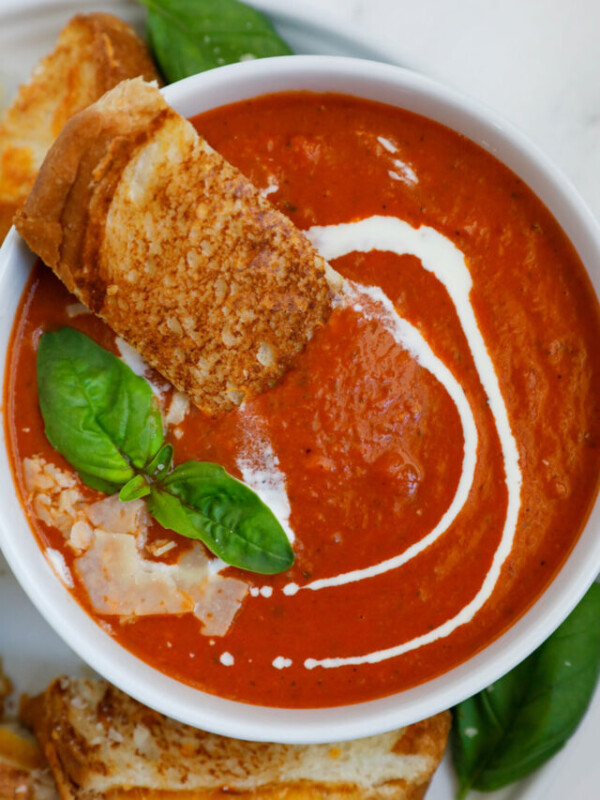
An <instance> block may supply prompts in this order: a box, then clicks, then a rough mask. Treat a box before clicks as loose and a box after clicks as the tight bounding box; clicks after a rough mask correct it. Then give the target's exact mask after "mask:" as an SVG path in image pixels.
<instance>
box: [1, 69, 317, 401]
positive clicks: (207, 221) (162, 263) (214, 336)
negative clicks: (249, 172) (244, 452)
mask: <svg viewBox="0 0 600 800" xmlns="http://www.w3.org/2000/svg"><path fill="white" fill-rule="evenodd" d="M16 225H17V229H18V230H19V232H20V233H21V235H22V236H23V238H24V239H25V240H26V241H27V243H28V244H29V246H30V247H31V248H32V249H33V250H34V251H35V252H36V253H37V254H38V255H39V256H40V257H41V258H42V260H43V261H44V262H45V263H46V264H47V265H48V266H50V267H51V268H52V269H53V270H54V271H55V272H56V274H57V275H58V276H59V277H60V278H61V280H63V282H64V283H65V285H66V286H67V287H68V288H69V289H70V290H71V291H72V292H74V293H75V294H76V295H77V297H78V298H79V300H81V302H83V303H84V304H85V305H87V306H88V307H89V308H90V309H91V310H92V311H94V312H95V313H97V314H98V315H99V316H101V317H102V318H103V319H104V320H105V321H106V322H107V323H108V325H109V326H110V327H111V328H112V329H113V330H114V331H115V332H116V333H117V334H118V335H119V336H121V337H123V338H124V339H125V340H126V341H127V342H128V343H129V344H130V345H132V346H133V347H134V348H135V349H136V350H137V351H138V352H139V353H140V354H141V355H142V356H143V357H144V358H145V359H146V360H147V361H148V362H149V363H150V364H151V365H152V366H153V367H155V368H156V369H157V370H158V371H159V372H160V373H161V374H162V375H164V376H165V377H166V378H167V379H168V380H169V381H170V382H171V383H172V384H173V385H174V386H175V387H176V388H177V389H179V390H180V391H182V392H185V393H187V394H188V395H189V396H190V397H191V399H192V400H193V402H194V403H195V404H196V405H197V406H199V407H200V408H202V409H204V410H206V411H207V412H209V413H217V412H220V411H226V410H229V409H231V408H233V407H234V406H236V405H238V404H239V403H240V402H241V401H242V400H243V399H244V398H245V397H248V396H252V395H254V394H257V393H259V392H262V391H264V390H265V389H266V388H268V387H269V386H272V385H273V384H274V383H275V382H276V381H277V380H278V379H279V378H280V377H281V376H282V375H283V373H284V372H285V371H286V369H287V368H288V367H289V365H290V364H291V362H292V360H293V359H294V357H295V356H296V355H297V353H299V352H300V351H301V350H302V349H303V347H304V346H305V344H306V342H307V341H308V340H309V339H310V338H311V336H312V335H313V332H314V331H315V329H316V328H317V327H318V326H319V325H320V324H322V323H323V322H324V321H325V320H326V319H327V317H328V315H329V312H330V309H331V301H332V297H333V291H332V287H331V286H330V283H329V281H330V279H331V273H332V271H330V270H328V268H327V267H326V265H325V262H324V261H323V260H322V259H321V258H320V257H319V256H318V254H317V253H316V252H315V250H314V249H313V248H312V245H311V244H310V243H309V241H308V240H307V239H306V238H305V237H304V236H303V235H302V234H301V233H300V231H298V230H297V229H296V228H295V227H294V225H293V224H292V223H291V222H290V220H289V219H288V218H287V217H285V216H284V215H283V214H281V213H280V212H279V211H277V210H276V209H275V208H273V207H272V206H271V204H270V203H269V202H268V201H267V200H266V199H264V198H263V197H262V196H261V195H260V193H259V192H258V190H257V189H256V188H255V187H254V186H253V185H252V184H251V183H250V181H248V180H247V178H245V177H244V176H243V175H242V174H241V173H240V172H239V171H238V170H237V169H235V168H234V167H232V166H231V165H230V164H229V163H228V162H226V161H225V160H224V159H223V158H222V157H221V156H220V155H219V154H218V153H215V152H214V151H213V150H212V148H210V147H209V145H208V144H207V143H206V142H205V141H204V140H203V139H202V138H201V137H199V136H198V134H197V133H196V131H195V130H194V128H193V126H192V125H191V124H190V123H189V122H187V121H186V120H184V119H183V118H182V117H180V116H179V115H178V114H176V113H175V112H174V111H173V110H172V109H171V108H170V107H169V106H168V105H167V104H166V103H165V101H164V99H163V98H162V95H161V94H160V92H159V91H158V90H157V89H156V88H155V87H153V86H151V85H149V84H147V83H144V82H143V81H142V80H131V81H124V82H122V83H121V84H120V85H119V86H117V87H116V88H115V89H113V90H112V91H111V92H109V93H107V94H106V95H105V96H104V97H103V98H102V99H101V100H100V101H99V102H97V103H95V104H94V105H93V106H90V107H89V108H88V109H86V110H85V111H83V112H81V113H80V114H78V115H77V116H76V117H74V118H73V119H72V120H70V122H69V123H68V124H67V125H66V126H65V128H64V130H63V132H62V133H61V135H60V137H59V139H58V140H57V142H56V143H55V145H54V147H53V148H52V150H51V151H50V153H49V155H48V158H47V159H46V161H45V163H44V165H43V167H42V169H41V171H40V175H39V178H38V180H37V181H36V184H35V186H34V188H33V190H32V192H31V195H30V197H29V198H28V200H27V203H26V205H25V207H24V209H23V211H22V213H21V214H19V215H18V217H17V220H16Z"/></svg>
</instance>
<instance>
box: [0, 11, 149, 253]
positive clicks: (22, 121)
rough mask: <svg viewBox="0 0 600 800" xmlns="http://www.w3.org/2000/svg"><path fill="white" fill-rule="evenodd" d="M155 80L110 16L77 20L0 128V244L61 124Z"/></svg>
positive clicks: (137, 45)
mask: <svg viewBox="0 0 600 800" xmlns="http://www.w3.org/2000/svg"><path fill="white" fill-rule="evenodd" d="M138 75H141V76H143V77H144V78H146V79H147V80H154V79H158V73H157V72H156V69H155V67H154V64H153V62H152V59H151V58H150V54H149V52H148V50H147V48H146V45H145V44H144V42H143V41H142V40H141V39H140V38H139V36H138V35H137V34H136V33H135V31H134V30H133V28H131V27H130V26H129V25H127V24H126V23H125V22H123V21H122V20H120V19H118V18H117V17H114V16H112V15H111V14H102V13H94V14H78V15H77V16H75V17H73V19H71V20H70V22H69V23H68V24H67V25H66V26H65V27H64V28H63V30H62V31H61V33H60V35H59V39H58V42H57V45H56V47H55V49H54V50H53V51H52V53H50V54H49V55H48V56H46V57H45V58H44V59H43V60H42V61H41V62H40V63H39V64H38V66H37V67H36V69H35V70H34V72H33V74H32V77H31V80H30V81H29V83H28V84H26V85H25V86H22V87H21V88H20V89H19V92H18V94H17V96H16V98H15V99H14V101H13V103H12V104H11V105H10V107H9V108H8V109H7V110H6V112H5V114H4V116H3V118H2V120H1V122H0V242H1V241H2V239H4V237H5V236H6V233H7V232H8V230H9V228H10V226H11V225H12V221H13V217H14V215H15V213H16V211H17V210H18V209H19V208H21V207H22V205H23V202H24V201H25V198H26V197H27V195H28V194H29V191H30V190H31V187H32V186H33V183H34V181H35V177H36V175H37V172H38V170H39V168H40V166H41V164H42V161H43V160H44V157H45V155H46V153H47V152H48V150H49V148H50V146H51V145H52V142H53V141H54V140H55V139H56V137H57V136H58V134H59V133H60V131H61V130H62V128H63V126H64V124H65V123H66V122H67V120H68V119H70V118H71V117H72V116H73V115H74V114H76V113H77V112H79V111H81V110H82V109H83V108H85V107H86V106H88V105H90V103H93V102H95V101H96V100H98V98H99V97H101V96H102V95H103V94H104V93H105V92H107V91H108V90H109V89H111V88H112V87H113V86H116V85H117V84H118V83H120V81H122V80H124V79H126V78H133V77H137V76H138Z"/></svg>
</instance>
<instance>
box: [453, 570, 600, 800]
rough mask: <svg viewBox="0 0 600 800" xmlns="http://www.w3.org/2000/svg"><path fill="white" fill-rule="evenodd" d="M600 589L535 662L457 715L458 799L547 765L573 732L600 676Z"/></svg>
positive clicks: (529, 660)
mask: <svg viewBox="0 0 600 800" xmlns="http://www.w3.org/2000/svg"><path fill="white" fill-rule="evenodd" d="M599 621H600V585H598V584H594V585H593V586H592V587H591V589H590V590H589V591H588V593H587V594H586V595H585V597H584V598H583V600H582V601H581V603H580V604H579V605H578V606H577V608H576V609H575V610H574V611H573V612H572V613H571V614H570V616H569V617H567V619H566V620H565V621H564V622H563V624H562V625H561V626H560V627H559V628H558V629H557V630H556V631H555V632H554V633H553V634H552V636H550V638H549V639H548V640H547V641H546V642H544V644H543V645H541V647H539V648H538V649H537V650H536V651H535V652H534V653H533V654H532V655H531V656H529V658H527V659H525V661H523V663H522V664H519V666H518V667H516V668H515V669H513V670H512V671H511V672H509V673H508V674H507V675H505V676H504V677H503V678H501V679H500V680H498V681H496V683H494V684H492V686H490V687H488V688H487V689H484V691H483V692H480V693H479V694H477V695H475V696H474V697H471V698H470V699H469V700H465V702H463V703H460V704H459V705H458V706H457V707H456V708H455V709H454V721H455V724H454V726H453V733H452V750H453V757H454V764H455V767H456V771H457V774H458V778H459V790H458V798H463V797H465V795H466V794H467V792H468V791H469V789H471V788H473V789H479V790H481V791H493V790H495V789H499V788H501V787H502V786H506V785H508V784H510V783H513V782H514V781H518V780H521V778H524V777H525V776H526V775H528V774H529V773H530V772H532V771H533V770H535V769H537V768H538V767H539V766H541V765H542V764H543V763H544V762H545V761H547V760H548V759H549V758H550V757H551V756H552V755H554V753H556V752H557V751H558V750H560V748H561V747H562V746H563V745H564V744H565V743H566V741H567V740H568V739H569V737H570V736H571V735H572V734H573V733H574V731H575V730H576V728H577V726H578V725H579V722H580V721H581V719H582V717H583V715H584V714H585V711H586V709H587V707H588V705H589V703H590V700H591V698H592V695H593V693H594V688H595V686H596V682H597V680H598V675H599V673H600V622H599Z"/></svg>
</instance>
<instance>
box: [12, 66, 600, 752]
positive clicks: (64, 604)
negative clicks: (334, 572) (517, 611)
mask: <svg viewBox="0 0 600 800" xmlns="http://www.w3.org/2000/svg"><path fill="white" fill-rule="evenodd" d="M296 89H308V90H315V91H332V92H343V93H347V94H353V95H357V96H360V97H365V98H369V99H372V100H377V101H381V102H383V103H390V104H392V105H398V106H401V107H403V108H406V109H408V110H410V111H413V112H416V113H418V114H422V115H424V116H426V117H430V118H431V119H434V120H437V121H438V122H441V123H443V124H445V125H447V126H449V127H451V128H453V129H454V130H456V131H459V132H460V133H462V134H464V135H466V136H468V137H469V138H470V139H472V140H473V141H475V142H477V143H478V144H479V145H481V146H482V147H484V148H485V149H486V150H488V151H490V152H491V153H493V154H494V155H495V156H497V157H498V158H499V159H500V160H501V161H503V162H504V163H505V164H506V165H507V166H508V167H510V168H511V169H512V170H513V171H514V172H516V173H517V174H518V175H519V176H520V177H521V178H522V179H523V180H524V181H525V182H526V183H527V184H528V185H529V186H530V187H531V188H532V189H533V191H534V192H535V193H536V194H537V195H538V196H539V197H540V198H542V200H543V201H544V202H545V204H546V205H547V206H548V208H549V209H550V210H551V211H552V213H553V214H554V216H555V217H556V219H557V220H558V221H559V223H560V224H561V225H562V227H563V229H564V230H565V232H566V233H567V235H568V236H569V238H570V239H571V241H572V243H573V244H574V245H575V247H576V249H577V251H578V252H579V255H580V257H581V258H582V260H583V262H584V264H585V265H586V267H587V270H588V272H589V274H590V276H591V278H592V281H593V282H594V285H595V287H596V291H597V292H598V291H599V289H600V230H599V228H598V226H597V224H596V222H595V220H594V218H593V217H592V215H591V213H590V212H589V211H588V209H587V208H586V207H585V205H584V204H583V202H582V201H581V200H580V199H579V197H578V195H577V194H576V192H575V191H574V189H573V188H572V186H571V185H570V184H569V183H568V181H567V180H566V179H565V178H564V177H563V176H562V175H561V174H560V173H559V172H558V171H557V170H556V168H555V167H554V166H553V165H552V164H551V163H550V162H549V161H548V160H547V159H546V158H545V157H544V156H543V155H542V154H541V153H540V152H539V151H538V150H537V148H535V147H534V146H533V145H532V144H531V143H530V142H529V141H527V140H526V139H525V137H523V136H522V135H521V134H520V133H519V132H518V131H517V130H515V129H514V128H513V127H512V126H510V125H508V124H507V123H506V122H505V121H504V120H502V119H500V118H499V117H498V116H497V115H496V114H494V113H492V112H491V111H489V110H487V109H485V108H482V107H481V106H480V105H478V104H476V103H474V102H472V101H471V100H468V99H466V98H465V97H463V96H461V95H458V94H457V93H455V92H454V91H451V90H449V89H447V88H445V87H443V86H441V85H439V84H437V83H435V82H433V81H431V80H429V79H427V78H425V77H423V76H421V75H418V74H415V73H413V72H409V71H407V70H403V69H400V68H398V67H392V66H388V65H384V64H379V63H375V62H368V61H359V60H354V59H343V58H336V57H326V56H292V57H286V58H278V59H267V60H263V61H255V62H248V63H244V64H236V65H233V66H228V67H223V68H221V69H218V70H214V71H212V72H206V73H203V74H201V75H197V76H194V77H191V78H188V79H186V80H184V81H181V82H180V83H177V84H174V85H172V86H169V87H168V88H167V89H165V97H166V98H167V100H168V102H169V103H171V105H173V106H174V107H175V109H177V110H178V111H179V112H180V113H182V114H183V115H185V116H192V115H194V114H197V113H200V112H202V111H205V110H207V109H211V108H214V107H216V106H220V105H224V104H227V103H232V102H235V101H238V100H243V99H245V98H249V97H254V96H256V95H261V94H265V93H268V92H279V91H285V90H296ZM33 260H34V259H33V257H32V255H31V254H30V253H29V251H28V249H27V247H26V246H25V245H24V243H23V242H22V241H21V240H20V238H19V237H18V235H17V234H16V232H15V231H14V230H13V231H11V233H10V234H9V236H8V238H7V239H6V241H5V243H4V245H3V247H2V250H1V251H0V359H1V363H0V374H2V375H4V362H5V357H6V348H7V343H8V340H9V336H10V331H11V326H12V320H13V317H14V313H15V310H16V307H17V304H18V302H19V298H20V296H21V291H22V289H23V286H24V284H25V281H26V279H27V275H28V273H29V270H30V268H31V265H32V263H33ZM0 545H1V546H2V549H3V551H4V554H5V556H6V559H7V561H8V562H9V564H10V566H11V568H12V570H13V571H14V573H15V575H16V577H17V578H18V580H19V581H20V583H21V585H22V586H23V588H24V589H25V591H26V592H27V594H28V595H29V597H30V598H31V599H32V601H33V602H34V603H35V605H36V606H37V608H38V609H39V611H40V612H41V613H42V614H43V615H44V616H45V618H46V619H47V620H48V622H49V623H50V624H51V625H52V626H53V627H54V628H55V630H56V631H57V632H58V633H59V634H60V635H61V636H62V637H63V639H64V640H65V641H66V642H67V643H68V644H69V645H70V646H71V647H72V648H73V649H74V650H75V651H76V652H77V653H78V654H79V655H80V656H81V658H83V659H84V660H85V661H86V662H88V663H89V664H90V665H91V666H92V667H93V668H94V669H95V670H97V671H98V672H99V673H100V674H101V675H103V676H105V677H106V678H107V679H108V680H110V681H112V682H113V683H114V684H116V685H117V686H119V687H120V688H121V689H123V690H124V691H126V692H128V693H129V694H131V695H132V696H134V697H136V698H137V699H138V700H140V701H142V702H144V703H146V704H147V705H149V706H152V707H154V708H156V709H158V710H159V711H162V712H163V713H165V714H168V715H170V716H172V717H175V718H176V719H179V720H182V721H184V722H187V723H190V724H192V725H195V726H197V727H201V728H205V729H207V730H210V731H214V732H216V733H221V734H225V735H228V736H235V737H239V738H246V739H255V740H263V741H280V742H296V743H305V742H328V741H335V740H342V739H350V738H356V737H361V736H367V735H370V734H374V733H380V732H383V731H385V730H390V729H392V728H395V727H398V726H401V725H405V724H408V723H411V722H415V721H417V720H419V719H423V718H424V717H427V716H429V715H431V714H434V713H436V712H438V711H441V710H442V709H445V708H448V707H450V706H452V705H454V704H455V703H457V702H458V701H460V700H462V699H464V698H466V697H468V696H469V695H471V694H473V693H474V692H477V691H479V690H480V689H482V688H483V687H484V686H486V685H488V684H490V683H492V682H493V681H494V680H495V679H497V678H498V677H500V676H501V675H503V674H504V673H505V672H507V671H508V670H509V669H511V668H512V667H513V666H515V665H516V664H517V663H518V662H519V661H521V660H522V659H523V658H525V657H526V656H527V655H528V654H529V653H530V652H531V651H532V650H533V649H534V648H535V647H537V646H538V645H539V644H540V643H541V642H542V641H543V640H544V639H545V638H546V637H547V636H548V635H549V634H550V633H551V632H552V631H553V630H554V629H555V628H556V627H557V626H558V625H559V624H560V622H561V621H562V620H563V619H564V618H565V617H566V616H567V614H568V613H569V612H570V611H571V610H572V608H573V607H574V606H575V605H576V603H577V602H578V601H579V599H580V598H581V596H582V595H583V593H584V592H585V590H586V589H587V587H588V586H589V585H590V584H591V583H592V582H593V580H594V578H595V576H596V574H597V573H598V572H599V571H600V505H598V504H596V507H595V508H594V510H593V512H592V514H591V516H590V518H589V521H588V524H587V526H586V528H585V530H584V532H583V534H582V536H581V538H580V540H579V541H578V543H577V545H576V546H575V548H574V550H573V551H572V553H571V555H570V556H569V558H568V560H567V562H566V563H565V565H564V566H563V568H562V569H561V571H560V572H559V574H558V575H557V577H556V578H555V579H554V581H553V582H552V584H551V585H550V586H549V588H548V589H547V591H546V592H545V593H544V595H543V596H542V597H541V598H540V599H539V600H538V601H537V602H536V603H535V604H534V606H533V607H532V608H531V609H530V610H529V611H528V612H527V613H526V614H525V615H524V616H523V617H522V618H521V619H520V620H519V621H518V622H517V623H516V624H514V625H513V626H512V627H511V628H510V630H508V631H507V632H506V633H505V634H504V635H502V636H501V637H500V638H499V639H497V640H496V641H495V642H493V643H492V644H491V645H489V646H488V647H487V648H485V649H484V650H483V651H481V652H479V653H478V654H477V655H475V656H474V657H472V658H471V659H469V661H468V662H466V663H464V664H462V665H461V666H459V667H457V668H455V669H453V670H451V671H450V672H447V673H446V674H445V675H443V676H441V677H438V678H436V679H434V680H431V681H429V682H427V683H425V684H423V685H421V686H418V687H416V688H414V689H410V690H409V691H405V692H401V693H399V694H396V695H393V696H391V697H386V698H383V699H381V700H375V701H371V702H367V703H360V704H356V705H352V706H346V707H341V708H335V709H334V710H331V709H330V710H328V709H318V710H288V709H272V708H263V707H257V706H251V705H245V704H242V703H236V702H233V701H230V700H223V699H220V698H218V697H214V696H211V695H207V694H204V693H203V692H200V691H197V690H195V689H192V688H190V687H188V686H184V685H183V684H181V683H179V682H177V681H174V680H172V679H170V678H168V677H166V676H165V675H163V674H162V673H160V672H158V671H156V670H154V669H152V668H151V667H149V666H147V665H146V664H144V663H143V662H141V661H139V660H138V659H137V658H135V657H134V656H132V655H131V654H130V653H128V652H127V651H126V650H124V649H123V648H122V647H121V646H120V645H118V644H117V643H116V642H115V641H114V640H113V639H111V638H110V637H109V636H108V635H107V634H106V633H105V632H104V631H103V630H102V629H101V628H100V627H98V626H97V625H96V624H95V623H94V622H93V621H92V620H91V618H90V617H88V615H87V614H86V613H85V612H84V611H83V610H82V609H81V608H80V606H79V605H78V604H77V603H76V602H75V600H73V598H72V597H71V596H70V594H69V593H68V591H67V590H66V589H65V588H64V586H63V585H62V583H61V582H60V580H59V579H58V578H57V577H56V575H55V573H54V572H53V571H52V569H51V568H50V566H49V565H48V563H47V562H46V560H45V558H44V556H43V555H42V552H41V550H40V548H39V547H38V545H37V542H36V540H35V538H34V536H33V534H32V533H31V531H30V528H29V526H28V523H27V520H26V518H25V516H24V513H23V510H22V508H21V505H20V502H19V500H18V499H17V497H16V493H15V490H14V487H13V479H12V475H11V472H10V468H9V465H8V460H7V456H6V442H5V438H4V429H2V442H1V446H0Z"/></svg>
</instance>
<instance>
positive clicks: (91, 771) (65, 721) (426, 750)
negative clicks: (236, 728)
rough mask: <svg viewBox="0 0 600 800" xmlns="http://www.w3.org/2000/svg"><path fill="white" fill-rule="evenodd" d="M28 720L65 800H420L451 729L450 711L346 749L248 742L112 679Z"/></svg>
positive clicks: (43, 701) (32, 710)
mask: <svg viewBox="0 0 600 800" xmlns="http://www.w3.org/2000/svg"><path fill="white" fill-rule="evenodd" d="M23 715H24V718H25V720H26V721H27V722H28V724H30V725H31V726H32V728H33V730H34V732H35V734H36V736H37V738H38V740H39V742H40V744H41V746H42V749H43V750H44V753H45V755H46V757H47V759H48V762H49V764H50V766H51V768H52V770H53V772H54V776H55V778H56V781H57V784H58V787H59V792H60V795H61V797H62V798H63V800H100V798H106V799H107V800H117V798H118V800H125V798H129V799H130V800H132V799H133V798H135V799H136V800H138V799H141V798H148V800H208V799H209V798H213V800H214V798H217V797H224V796H226V795H230V794H234V795H235V796H236V797H240V798H247V800H250V798H255V799H256V800H267V799H268V800H313V799H315V800H316V799H317V798H328V800H342V799H343V800H368V799H370V800H379V799H381V800H384V798H385V799H386V800H418V799H419V798H422V797H423V795H424V793H425V791H426V789H427V786H428V784H429V781H430V780H431V777H432V775H433V773H434V771H435V769H436V768H437V766H438V764H439V762H440V760H441V758H442V755H443V752H444V748H445V745H446V740H447V735H448V730H449V727H450V715H449V713H448V712H446V713H443V714H439V715H437V716H435V717H431V718H430V719H428V720H425V721H424V722H420V723H417V724H415V725H411V726H409V727H407V728H404V729H402V730H399V731H392V732H390V733H386V734H382V735H379V736H371V737H368V738H366V739H359V740H355V741H350V742H340V743H337V744H326V745H282V744H266V743H260V742H245V741H240V740H237V739H228V738H226V737H224V736H217V735H215V734H210V733H206V732H204V731H200V730H197V729H195V728H191V727H189V726H187V725H183V724H182V723H179V722H175V721H174V720H171V719H168V718H166V717H164V716H162V715H161V714H159V713H157V712H155V711H152V710H150V709H148V708H146V707H145V706H143V705H141V704H140V703H138V702H136V701H135V700H132V699H131V698H130V697H128V696H127V695H125V694H123V693H122V692H120V691H119V690H118V689H115V688H114V687H112V686H110V685H109V684H107V683H106V682H104V681H92V680H85V679H77V680H72V679H71V680H70V679H66V678H59V679H57V680H55V681H54V682H53V683H51V684H50V686H49V687H48V689H47V690H46V691H45V692H44V693H43V694H42V695H39V696H38V697H36V698H33V699H32V700H29V701H28V702H27V703H26V704H25V706H24V708H23Z"/></svg>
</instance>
